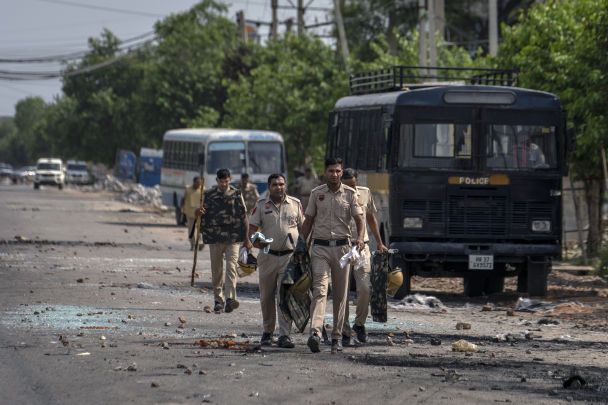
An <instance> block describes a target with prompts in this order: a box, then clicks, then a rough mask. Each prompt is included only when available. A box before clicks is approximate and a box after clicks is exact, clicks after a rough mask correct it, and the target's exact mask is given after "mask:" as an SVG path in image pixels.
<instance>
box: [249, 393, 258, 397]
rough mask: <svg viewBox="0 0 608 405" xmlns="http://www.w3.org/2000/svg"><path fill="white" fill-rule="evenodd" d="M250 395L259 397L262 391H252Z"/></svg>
mask: <svg viewBox="0 0 608 405" xmlns="http://www.w3.org/2000/svg"><path fill="white" fill-rule="evenodd" d="M249 396H250V397H254V398H257V397H259V396H260V393H259V392H252V393H250V394H249Z"/></svg>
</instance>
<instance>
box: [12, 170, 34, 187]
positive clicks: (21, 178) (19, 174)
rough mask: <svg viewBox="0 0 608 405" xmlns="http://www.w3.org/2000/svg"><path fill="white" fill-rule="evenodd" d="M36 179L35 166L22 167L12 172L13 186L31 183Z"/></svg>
mask: <svg viewBox="0 0 608 405" xmlns="http://www.w3.org/2000/svg"><path fill="white" fill-rule="evenodd" d="M35 178H36V166H24V167H22V168H20V169H15V170H13V176H12V180H13V184H18V183H31V182H33V181H34V179H35Z"/></svg>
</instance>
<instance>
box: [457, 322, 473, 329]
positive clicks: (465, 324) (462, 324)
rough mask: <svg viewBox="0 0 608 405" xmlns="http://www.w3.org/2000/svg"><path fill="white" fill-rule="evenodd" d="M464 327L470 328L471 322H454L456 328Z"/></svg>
mask: <svg viewBox="0 0 608 405" xmlns="http://www.w3.org/2000/svg"><path fill="white" fill-rule="evenodd" d="M465 329H471V324H470V323H466V322H458V323H457V324H456V330H465Z"/></svg>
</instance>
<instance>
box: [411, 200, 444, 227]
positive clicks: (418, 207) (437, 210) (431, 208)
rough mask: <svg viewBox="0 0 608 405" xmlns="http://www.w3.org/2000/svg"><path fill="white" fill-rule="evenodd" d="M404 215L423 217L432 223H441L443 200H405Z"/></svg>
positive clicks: (442, 218) (442, 220) (442, 219)
mask: <svg viewBox="0 0 608 405" xmlns="http://www.w3.org/2000/svg"><path fill="white" fill-rule="evenodd" d="M403 210H404V213H405V216H408V217H419V218H423V220H424V221H425V222H428V223H430V224H433V225H439V224H443V222H444V204H443V201H424V200H405V201H403Z"/></svg>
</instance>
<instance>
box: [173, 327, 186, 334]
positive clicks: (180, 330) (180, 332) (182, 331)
mask: <svg viewBox="0 0 608 405" xmlns="http://www.w3.org/2000/svg"><path fill="white" fill-rule="evenodd" d="M175 333H177V334H178V335H183V333H184V330H183V329H179V328H177V329H175Z"/></svg>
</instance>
